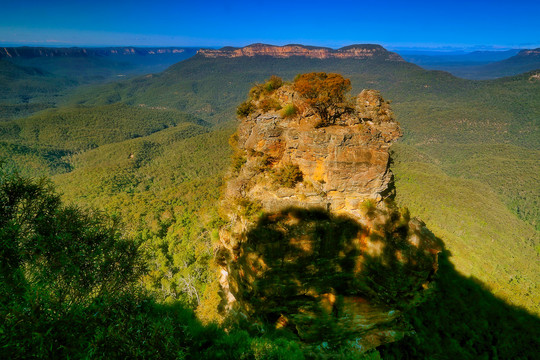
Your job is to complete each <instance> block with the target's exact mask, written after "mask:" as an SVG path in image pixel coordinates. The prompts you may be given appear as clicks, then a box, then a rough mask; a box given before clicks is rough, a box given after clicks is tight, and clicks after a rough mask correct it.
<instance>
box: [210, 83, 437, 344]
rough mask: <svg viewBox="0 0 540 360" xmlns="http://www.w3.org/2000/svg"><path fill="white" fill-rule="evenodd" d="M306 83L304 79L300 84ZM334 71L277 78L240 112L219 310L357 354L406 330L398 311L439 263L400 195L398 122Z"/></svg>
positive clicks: (226, 201) (225, 205)
mask: <svg viewBox="0 0 540 360" xmlns="http://www.w3.org/2000/svg"><path fill="white" fill-rule="evenodd" d="M302 81H303V82H302ZM349 87H350V82H348V81H346V80H343V78H342V77H341V76H339V75H337V74H324V73H317V74H314V75H308V76H306V77H304V78H302V76H299V77H298V78H297V80H296V81H295V83H293V84H282V83H281V80H280V79H279V78H277V77H273V78H272V79H271V80H270V81H268V82H267V83H265V84H260V85H257V86H255V87H254V88H253V89H252V90H251V92H250V98H249V99H248V100H247V101H246V102H245V103H244V104H242V105H241V106H240V107H239V109H238V113H239V115H240V117H241V122H240V124H239V127H238V133H237V135H235V136H234V137H233V138H232V145H233V147H234V148H235V152H236V155H235V157H234V166H233V170H231V174H230V177H229V179H228V181H227V184H226V187H225V190H224V196H223V201H222V204H221V208H222V213H223V215H224V216H225V217H226V218H228V220H229V223H228V224H227V225H226V226H224V227H223V228H222V229H221V231H220V245H219V252H218V264H219V265H220V266H221V287H222V293H223V302H222V307H223V310H224V311H225V313H229V314H239V313H240V314H242V316H243V317H245V318H247V319H249V320H250V321H251V322H253V323H258V324H262V325H261V326H272V327H276V328H287V329H289V330H290V331H292V332H293V333H295V334H297V335H298V336H299V337H300V339H302V340H303V341H305V342H307V343H317V342H318V343H321V342H323V341H330V342H331V341H350V343H351V344H352V346H353V347H354V348H355V349H356V350H357V351H359V352H363V351H365V350H367V349H370V348H373V347H376V346H378V345H380V344H383V343H387V342H391V341H395V340H397V339H400V338H401V337H403V336H404V335H405V334H407V333H410V328H409V327H408V325H406V324H404V323H403V321H402V317H401V314H402V313H403V312H404V311H407V310H408V309H409V308H411V307H412V306H414V305H415V304H417V303H418V302H420V301H421V299H422V294H423V292H424V290H425V289H427V288H429V282H430V280H431V277H432V275H433V274H434V273H435V271H436V270H437V253H438V252H439V250H440V247H439V245H438V242H437V240H436V239H435V237H434V236H433V235H432V234H431V233H430V232H429V230H428V229H427V228H426V227H425V225H424V224H423V223H422V222H421V221H419V220H417V219H412V218H410V216H409V214H408V212H407V211H403V210H400V209H398V208H397V207H396V206H395V205H394V203H393V201H392V193H393V191H394V189H393V180H392V173H391V171H390V169H389V163H390V159H389V154H388V148H389V146H390V145H391V144H392V143H393V142H394V141H396V140H397V139H398V138H399V137H400V136H401V130H400V127H399V124H398V123H397V122H396V121H395V120H394V119H393V115H392V112H391V110H390V107H389V105H388V102H386V101H385V100H384V99H383V98H382V97H381V96H380V94H379V93H378V92H377V91H373V90H364V91H362V92H361V93H360V94H359V95H358V96H356V97H355V98H353V99H352V100H349V99H347V98H346V97H345V96H343V92H344V91H346V90H347V89H348V88H349Z"/></svg>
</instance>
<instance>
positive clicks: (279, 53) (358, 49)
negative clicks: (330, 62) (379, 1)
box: [197, 44, 404, 61]
mask: <svg viewBox="0 0 540 360" xmlns="http://www.w3.org/2000/svg"><path fill="white" fill-rule="evenodd" d="M197 54H199V55H200V56H204V57H207V58H237V57H254V56H271V57H274V58H290V57H293V56H302V57H305V58H311V59H383V60H386V61H404V60H403V59H402V58H401V56H399V55H398V54H396V53H394V52H390V51H388V50H386V49H385V48H383V47H382V46H380V45H373V44H359V45H350V46H345V47H342V48H340V49H337V50H334V49H330V48H326V47H318V46H304V45H296V44H290V45H284V46H275V45H267V44H251V45H248V46H244V47H242V48H235V47H224V48H221V49H200V50H199V51H198V52H197Z"/></svg>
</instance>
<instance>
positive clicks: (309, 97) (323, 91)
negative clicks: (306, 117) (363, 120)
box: [294, 72, 351, 122]
mask: <svg viewBox="0 0 540 360" xmlns="http://www.w3.org/2000/svg"><path fill="white" fill-rule="evenodd" d="M294 90H295V91H297V92H298V93H299V94H300V95H301V96H302V97H303V98H304V99H305V101H306V102H307V103H308V104H309V105H310V106H311V107H312V108H313V109H314V110H315V111H316V112H317V113H318V114H319V115H320V117H321V118H322V120H323V121H327V122H332V121H333V120H334V119H335V118H337V117H339V116H340V115H341V114H342V113H343V112H344V111H345V108H346V106H345V105H346V99H345V96H346V94H347V92H349V90H351V81H350V80H349V79H345V78H344V77H343V76H341V75H340V74H334V73H329V74H327V73H324V72H312V73H308V74H301V75H298V76H297V77H296V78H295V79H294Z"/></svg>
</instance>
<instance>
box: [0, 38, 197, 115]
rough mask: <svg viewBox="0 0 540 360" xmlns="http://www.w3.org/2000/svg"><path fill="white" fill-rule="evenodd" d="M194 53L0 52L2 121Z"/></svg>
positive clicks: (169, 50) (103, 50) (118, 50)
mask: <svg viewBox="0 0 540 360" xmlns="http://www.w3.org/2000/svg"><path fill="white" fill-rule="evenodd" d="M195 52H196V49H195V48H126V47H123V48H43V47H15V48H0V121H1V120H4V119H11V118H15V117H22V116H27V115H29V114H31V113H34V112H36V111H39V110H42V109H45V108H49V107H54V106H56V105H57V103H58V101H59V99H60V98H61V97H62V96H64V95H65V94H66V93H67V92H68V91H71V90H72V89H73V88H74V87H76V86H79V85H82V84H90V83H103V82H106V81H113V80H118V79H121V78H125V77H131V76H134V75H137V74H146V73H154V72H159V71H163V70H165V69H166V68H167V67H169V66H170V65H172V64H174V63H177V62H179V61H182V60H184V59H186V58H189V57H191V56H193V55H194V54H195Z"/></svg>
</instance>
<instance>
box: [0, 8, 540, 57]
mask: <svg viewBox="0 0 540 360" xmlns="http://www.w3.org/2000/svg"><path fill="white" fill-rule="evenodd" d="M0 9H1V11H0V45H4V46H13V45H29V46H38V45H39V46H206V47H210V46H217V47H219V46H245V45H248V44H251V43H258V42H262V43H268V44H275V45H285V44H290V43H297V44H298V43H300V44H305V45H318V46H328V47H333V48H337V47H341V46H345V45H350V44H362V43H376V44H381V45H383V46H386V47H388V48H391V49H392V48H394V49H397V48H434V49H456V48H465V49H467V48H472V49H501V50H502V49H507V48H536V47H540V23H539V21H538V14H540V1H539V0H533V1H531V0H517V1H508V0H506V1H500V0H493V1H474V0H470V1H463V0H455V1H437V0H433V1H415V0H409V1H395V0H389V1H377V0H370V1H363V0H355V1H343V0H326V1H319V0H311V1H292V0H291V1H283V0H275V1H267V0H251V1H227V0H223V1H201V0H191V1H184V0H177V1H173V0H168V1H162V0H155V1H139V0H130V1H126V0H108V1H104V0H90V1H88V0H87V1H80V0H64V1H58V0H46V1H45V0H34V1H31V0H0Z"/></svg>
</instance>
